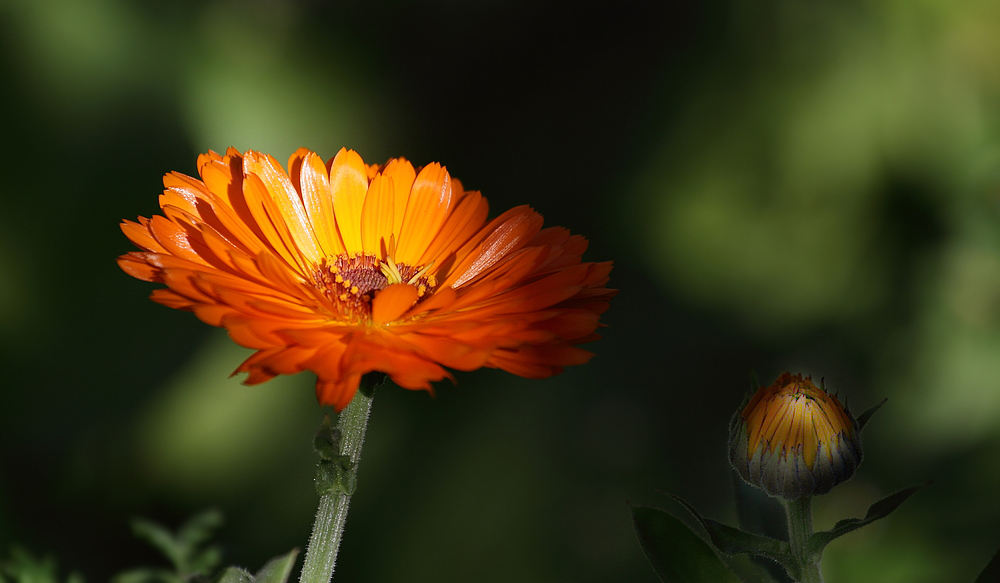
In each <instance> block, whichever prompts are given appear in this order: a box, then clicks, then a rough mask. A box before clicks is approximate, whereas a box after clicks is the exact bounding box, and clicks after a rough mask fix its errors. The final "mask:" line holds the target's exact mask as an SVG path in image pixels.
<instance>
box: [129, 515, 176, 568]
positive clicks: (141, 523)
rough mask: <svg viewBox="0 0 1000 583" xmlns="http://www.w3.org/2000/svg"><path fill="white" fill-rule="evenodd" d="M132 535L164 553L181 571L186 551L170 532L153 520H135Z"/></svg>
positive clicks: (133, 520)
mask: <svg viewBox="0 0 1000 583" xmlns="http://www.w3.org/2000/svg"><path fill="white" fill-rule="evenodd" d="M132 534H133V535H135V537H136V538H140V539H142V540H144V541H146V542H148V543H149V544H150V545H151V546H153V547H155V548H156V550H158V551H160V552H161V553H163V554H164V555H165V556H166V557H167V558H168V559H170V562H171V563H172V564H173V565H174V568H176V569H177V570H178V571H179V570H180V569H181V565H182V564H183V562H184V551H183V549H182V548H181V546H180V544H179V543H178V542H177V540H175V539H174V535H173V533H171V532H170V531H169V530H167V529H166V528H164V527H162V526H160V525H159V524H157V523H155V522H153V521H151V520H147V519H145V518H133V519H132Z"/></svg>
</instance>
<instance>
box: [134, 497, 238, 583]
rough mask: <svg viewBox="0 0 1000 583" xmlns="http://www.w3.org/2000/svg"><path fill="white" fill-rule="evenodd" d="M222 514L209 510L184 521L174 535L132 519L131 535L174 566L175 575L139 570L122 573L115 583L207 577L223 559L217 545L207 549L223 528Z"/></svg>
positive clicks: (158, 526)
mask: <svg viewBox="0 0 1000 583" xmlns="http://www.w3.org/2000/svg"><path fill="white" fill-rule="evenodd" d="M222 522H223V518H222V513H221V512H220V511H219V510H216V509H210V510H206V511H205V512H202V513H200V514H197V515H195V516H193V517H192V518H191V519H190V520H188V521H187V522H185V523H184V524H183V525H182V526H181V527H180V529H178V531H177V535H176V536H175V535H174V534H173V533H172V532H170V531H169V530H167V529H166V528H164V527H163V526H161V525H159V524H157V523H155V522H153V521H151V520H146V519H144V518H135V519H133V520H132V533H133V534H135V536H136V537H138V538H141V539H143V540H145V541H146V542H148V543H149V544H151V545H152V546H154V547H156V548H157V549H159V551H160V552H161V553H163V554H164V555H166V557H167V558H168V559H169V560H170V562H171V563H172V564H173V566H174V569H175V571H176V573H175V574H170V573H168V572H163V571H160V570H152V569H145V570H144V569H137V570H134V571H129V572H126V573H122V574H121V575H119V576H118V577H116V578H115V581H116V583H132V582H136V583H141V582H143V581H152V582H156V581H167V582H170V581H187V580H190V579H191V578H192V576H193V575H207V574H208V573H210V572H212V571H214V570H215V568H216V567H217V566H218V565H219V563H220V562H221V560H222V552H221V551H220V550H219V548H218V547H217V546H214V545H210V546H206V543H207V542H208V541H209V540H210V539H211V537H212V534H213V531H214V530H215V529H217V528H218V527H219V526H221V525H222Z"/></svg>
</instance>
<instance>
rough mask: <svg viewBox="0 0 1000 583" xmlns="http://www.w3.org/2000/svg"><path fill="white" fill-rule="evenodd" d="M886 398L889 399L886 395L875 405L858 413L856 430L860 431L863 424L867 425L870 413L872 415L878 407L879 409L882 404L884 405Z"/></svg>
mask: <svg viewBox="0 0 1000 583" xmlns="http://www.w3.org/2000/svg"><path fill="white" fill-rule="evenodd" d="M888 400H889V398H888V397H886V398H885V399H882V400H881V401H880V402H879V403H878V404H877V405H875V406H874V407H872V408H871V409H869V410H867V411H865V412H864V413H862V414H861V415H858V431H861V430H862V429H864V428H865V425H867V424H868V421H869V420H871V418H872V415H874V414H875V412H876V411H878V410H879V409H881V408H882V405H885V402H886V401H888Z"/></svg>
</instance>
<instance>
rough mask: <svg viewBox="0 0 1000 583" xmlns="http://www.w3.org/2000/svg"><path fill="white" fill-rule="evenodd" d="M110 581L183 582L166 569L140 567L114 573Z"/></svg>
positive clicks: (113, 582)
mask: <svg viewBox="0 0 1000 583" xmlns="http://www.w3.org/2000/svg"><path fill="white" fill-rule="evenodd" d="M111 583H184V580H183V579H181V577H180V576H179V575H177V574H176V573H174V572H172V571H168V570H167V569H146V568H140V569H133V570H131V571H126V572H124V573H119V574H117V575H115V576H114V577H112V579H111Z"/></svg>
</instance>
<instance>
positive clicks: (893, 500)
mask: <svg viewBox="0 0 1000 583" xmlns="http://www.w3.org/2000/svg"><path fill="white" fill-rule="evenodd" d="M926 485H927V484H921V485H919V486H910V487H909V488H904V489H902V490H900V491H899V492H896V493H894V494H890V495H888V496H886V497H885V498H882V499H881V500H879V501H878V502H875V503H874V504H872V505H871V506H869V507H868V512H867V513H866V514H865V517H864V518H845V519H844V520H841V521H840V522H838V523H837V524H835V525H834V527H833V528H832V529H830V530H825V531H822V532H817V533H814V534H813V535H812V536H811V537H809V542H808V543H807V544H806V552H807V553H808V554H809V555H810V556H812V557H818V556H819V555H820V554H821V553H822V552H823V549H824V548H826V545H828V544H830V541H832V540H834V539H835V538H838V537H841V536H844V535H845V534H847V533H849V532H851V531H854V530H857V529H859V528H861V527H862V526H865V525H867V524H871V523H873V522H875V521H876V520H879V519H881V518H885V517H886V516H889V514H890V513H891V512H892V511H894V510H896V509H897V508H899V505H900V504H902V503H903V502H905V501H906V499H907V498H909V497H910V496H912V495H913V494H914V493H915V492H916V491H917V490H919V489H921V488H923V487H924V486H926Z"/></svg>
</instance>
